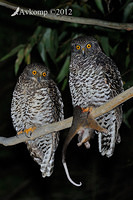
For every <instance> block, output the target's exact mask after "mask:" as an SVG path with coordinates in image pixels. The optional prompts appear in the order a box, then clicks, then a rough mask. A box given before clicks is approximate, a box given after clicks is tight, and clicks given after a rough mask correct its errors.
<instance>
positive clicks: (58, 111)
mask: <svg viewBox="0 0 133 200" xmlns="http://www.w3.org/2000/svg"><path fill="white" fill-rule="evenodd" d="M49 90H50V92H49V95H50V98H51V101H52V102H53V104H54V106H55V108H54V110H53V112H54V116H55V120H56V121H60V120H63V119H64V111H63V107H64V105H63V101H62V97H61V93H60V91H59V89H58V87H57V85H56V84H55V82H54V81H53V80H50V81H49Z"/></svg>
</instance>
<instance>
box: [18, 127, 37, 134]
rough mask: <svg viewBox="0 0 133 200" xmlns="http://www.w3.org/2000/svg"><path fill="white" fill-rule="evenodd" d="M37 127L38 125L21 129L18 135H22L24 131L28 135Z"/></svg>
mask: <svg viewBox="0 0 133 200" xmlns="http://www.w3.org/2000/svg"><path fill="white" fill-rule="evenodd" d="M35 129H36V127H35V126H34V127H30V128H28V129H24V130H23V131H19V132H17V135H20V134H22V133H26V135H28V134H29V133H32V132H33V131H34V130H35Z"/></svg>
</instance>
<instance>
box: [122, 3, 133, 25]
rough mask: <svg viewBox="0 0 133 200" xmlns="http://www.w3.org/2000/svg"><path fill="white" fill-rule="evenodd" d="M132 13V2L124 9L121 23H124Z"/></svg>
mask: <svg viewBox="0 0 133 200" xmlns="http://www.w3.org/2000/svg"><path fill="white" fill-rule="evenodd" d="M132 13H133V2H131V3H129V4H128V5H127V6H126V8H125V9H124V13H123V21H124V22H126V21H127V19H128V17H129V16H131V15H132Z"/></svg>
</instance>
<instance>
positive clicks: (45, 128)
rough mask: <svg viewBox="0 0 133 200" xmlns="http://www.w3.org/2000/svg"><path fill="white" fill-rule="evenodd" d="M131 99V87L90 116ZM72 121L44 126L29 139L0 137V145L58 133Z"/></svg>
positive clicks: (70, 119)
mask: <svg viewBox="0 0 133 200" xmlns="http://www.w3.org/2000/svg"><path fill="white" fill-rule="evenodd" d="M132 97H133V87H131V88H129V89H128V90H126V91H124V92H123V93H121V94H119V95H118V96H116V97H115V98H113V99H111V100H110V101H108V102H107V103H105V104H103V105H102V106H100V107H97V108H95V109H93V110H92V112H91V115H92V116H93V117H94V118H97V117H99V116H100V115H103V114H105V113H107V112H109V111H110V110H112V109H114V108H115V107H117V106H118V105H120V104H122V103H124V102H125V101H127V100H128V99H130V98H132ZM72 119H73V118H72V117H70V118H67V119H65V120H63V121H59V122H55V123H52V124H47V125H45V126H42V127H40V128H37V129H36V130H35V131H34V132H33V133H32V135H31V137H27V136H25V134H20V135H19V136H14V137H10V138H6V137H0V144H2V145H4V146H11V145H15V144H19V143H21V142H25V141H27V140H33V139H35V138H37V137H40V136H43V135H46V134H48V133H52V132H54V131H60V130H63V129H66V128H69V127H71V124H72Z"/></svg>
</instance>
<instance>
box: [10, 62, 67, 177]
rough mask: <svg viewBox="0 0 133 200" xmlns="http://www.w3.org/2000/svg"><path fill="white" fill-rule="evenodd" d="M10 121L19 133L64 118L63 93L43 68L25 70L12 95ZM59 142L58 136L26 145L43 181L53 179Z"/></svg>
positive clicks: (43, 137)
mask: <svg viewBox="0 0 133 200" xmlns="http://www.w3.org/2000/svg"><path fill="white" fill-rule="evenodd" d="M43 73H44V74H43ZM11 117H12V121H13V125H14V128H15V129H16V131H17V132H19V131H21V130H24V129H29V128H30V127H41V126H43V125H45V124H49V123H52V122H56V121H60V120H62V119H63V118H64V114H63V102H62V98H61V93H60V91H59V90H58V88H57V86H56V84H55V83H54V81H53V80H52V79H51V78H50V74H49V70H48V69H47V67H45V66H43V65H40V64H31V65H28V66H26V68H25V69H24V71H23V73H22V74H21V75H20V77H19V79H18V82H17V84H16V87H15V89H14V92H13V98H12V104H11ZM58 142H59V133H58V132H53V133H51V134H48V135H45V136H42V137H39V138H36V139H34V140H30V141H27V142H26V144H27V148H28V150H29V151H30V155H31V156H32V157H33V159H34V160H35V161H36V162H37V163H38V164H39V165H40V170H41V172H42V176H43V177H46V176H50V175H51V173H52V171H53V167H54V155H55V151H56V148H57V146H58Z"/></svg>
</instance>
